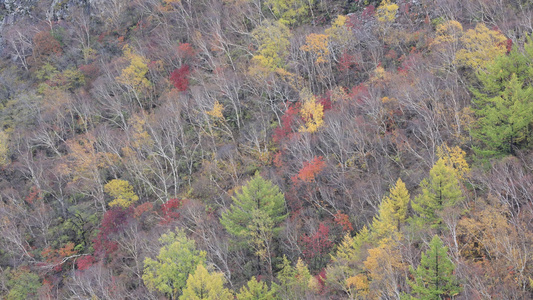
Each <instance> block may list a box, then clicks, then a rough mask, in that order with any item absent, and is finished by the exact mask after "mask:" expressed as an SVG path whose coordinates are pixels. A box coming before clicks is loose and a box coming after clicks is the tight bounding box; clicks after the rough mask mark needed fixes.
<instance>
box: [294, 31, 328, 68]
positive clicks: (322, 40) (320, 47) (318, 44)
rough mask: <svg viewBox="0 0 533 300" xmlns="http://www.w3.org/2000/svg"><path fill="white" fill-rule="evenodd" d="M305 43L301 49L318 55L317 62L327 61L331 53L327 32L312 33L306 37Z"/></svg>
mask: <svg viewBox="0 0 533 300" xmlns="http://www.w3.org/2000/svg"><path fill="white" fill-rule="evenodd" d="M305 41H306V43H305V45H303V46H302V47H301V49H302V50H303V51H305V52H311V53H313V54H314V55H315V56H316V63H317V64H321V63H325V62H326V61H327V60H326V58H327V56H328V55H329V49H328V36H327V35H325V34H316V33H311V34H309V35H308V36H307V37H306V38H305Z"/></svg>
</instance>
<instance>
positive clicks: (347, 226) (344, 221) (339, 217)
mask: <svg viewBox="0 0 533 300" xmlns="http://www.w3.org/2000/svg"><path fill="white" fill-rule="evenodd" d="M335 223H337V225H340V226H342V230H344V231H353V226H352V223H351V222H350V217H349V216H348V215H347V214H344V213H342V212H340V211H338V212H337V213H336V214H335Z"/></svg>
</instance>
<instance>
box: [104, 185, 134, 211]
mask: <svg viewBox="0 0 533 300" xmlns="http://www.w3.org/2000/svg"><path fill="white" fill-rule="evenodd" d="M104 191H105V192H106V193H108V194H109V196H111V197H112V198H113V200H112V201H111V202H109V206H111V207H113V206H120V207H124V208H126V207H129V206H130V205H131V204H132V203H134V202H136V201H137V200H139V196H137V195H136V194H135V192H134V191H133V187H132V186H131V185H130V183H129V182H128V181H126V180H122V179H113V180H111V181H110V182H108V183H107V184H106V185H105V186H104Z"/></svg>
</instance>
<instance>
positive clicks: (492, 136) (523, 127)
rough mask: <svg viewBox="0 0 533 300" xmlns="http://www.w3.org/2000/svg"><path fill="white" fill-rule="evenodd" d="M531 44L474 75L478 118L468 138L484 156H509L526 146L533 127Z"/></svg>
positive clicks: (532, 49)
mask: <svg viewBox="0 0 533 300" xmlns="http://www.w3.org/2000/svg"><path fill="white" fill-rule="evenodd" d="M532 75H533V42H532V39H531V37H529V38H528V42H527V43H526V44H525V45H524V52H519V51H518V50H517V49H516V47H515V48H514V49H513V50H512V51H511V53H509V54H508V55H502V56H500V57H498V58H496V59H495V60H494V62H492V63H490V64H489V65H488V67H487V69H486V71H480V72H478V73H477V74H476V76H477V79H478V80H479V82H480V87H479V88H472V93H473V94H474V110H475V112H476V115H477V116H478V120H477V123H476V126H475V127H474V128H473V131H472V136H473V137H474V138H475V139H476V140H477V141H478V142H480V145H481V149H477V152H478V153H479V154H482V155H484V156H490V155H501V154H513V153H514V149H515V148H521V147H524V146H527V145H528V144H529V141H530V137H531V130H530V129H531V125H532V123H533V98H532V97H533V86H532V83H533V82H532V80H531V77H532Z"/></svg>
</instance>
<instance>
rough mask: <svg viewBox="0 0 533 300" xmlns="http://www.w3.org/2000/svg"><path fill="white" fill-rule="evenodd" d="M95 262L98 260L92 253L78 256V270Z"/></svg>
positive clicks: (85, 268) (87, 267)
mask: <svg viewBox="0 0 533 300" xmlns="http://www.w3.org/2000/svg"><path fill="white" fill-rule="evenodd" d="M95 262H96V260H95V259H94V257H93V256H92V255H86V256H82V257H80V258H78V260H76V265H77V266H78V270H80V271H84V270H87V269H89V268H90V267H92V266H93V265H94V263H95Z"/></svg>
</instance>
